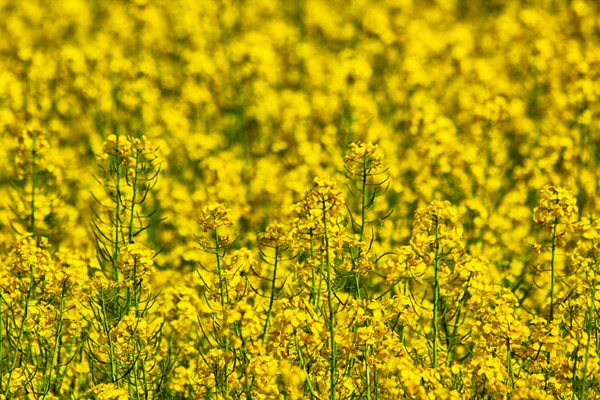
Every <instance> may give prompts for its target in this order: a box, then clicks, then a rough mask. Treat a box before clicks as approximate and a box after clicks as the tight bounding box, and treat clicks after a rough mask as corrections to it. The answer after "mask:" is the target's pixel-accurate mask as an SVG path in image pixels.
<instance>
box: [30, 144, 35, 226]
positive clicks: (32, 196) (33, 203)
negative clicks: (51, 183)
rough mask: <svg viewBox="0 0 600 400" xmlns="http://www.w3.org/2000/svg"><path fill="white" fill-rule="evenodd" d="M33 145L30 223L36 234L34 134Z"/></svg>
mask: <svg viewBox="0 0 600 400" xmlns="http://www.w3.org/2000/svg"><path fill="white" fill-rule="evenodd" d="M32 140H33V146H32V149H33V150H32V151H31V215H30V217H31V221H30V223H29V230H30V232H31V233H32V234H33V235H35V187H36V184H37V169H36V167H35V162H36V161H35V160H36V150H35V146H36V143H35V142H36V137H35V135H33V139H32Z"/></svg>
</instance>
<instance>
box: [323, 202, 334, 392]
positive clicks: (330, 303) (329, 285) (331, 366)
mask: <svg viewBox="0 0 600 400" xmlns="http://www.w3.org/2000/svg"><path fill="white" fill-rule="evenodd" d="M323 229H324V233H323V234H324V237H323V240H324V241H325V259H326V267H327V306H328V308H329V336H330V344H331V359H330V364H329V369H330V375H331V376H330V386H331V391H330V396H329V398H330V399H331V400H335V370H336V346H335V315H334V314H333V285H332V280H331V262H330V260H329V236H328V233H327V208H326V206H325V201H324V200H323Z"/></svg>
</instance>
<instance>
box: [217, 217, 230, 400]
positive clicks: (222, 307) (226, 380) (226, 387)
mask: <svg viewBox="0 0 600 400" xmlns="http://www.w3.org/2000/svg"><path fill="white" fill-rule="evenodd" d="M215 256H216V259H217V273H218V275H219V290H220V292H221V312H222V313H223V315H224V313H225V289H224V282H223V273H222V271H221V249H220V248H219V231H218V229H217V228H215ZM223 322H225V321H223ZM228 352H229V336H226V337H225V357H227V353H228ZM228 376H229V363H228V362H227V358H225V375H224V378H225V398H226V399H228V398H229V377H228Z"/></svg>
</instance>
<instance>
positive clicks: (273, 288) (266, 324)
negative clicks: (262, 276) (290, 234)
mask: <svg viewBox="0 0 600 400" xmlns="http://www.w3.org/2000/svg"><path fill="white" fill-rule="evenodd" d="M278 260H279V246H275V263H274V264H273V279H272V280H271V299H270V300H269V310H268V311H267V319H266V320H265V327H264V329H263V343H264V342H265V341H266V339H267V329H268V328H269V319H270V318H271V312H272V310H273V302H274V301H275V282H276V280H277V261H278Z"/></svg>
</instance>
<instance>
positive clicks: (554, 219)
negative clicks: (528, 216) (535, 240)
mask: <svg viewBox="0 0 600 400" xmlns="http://www.w3.org/2000/svg"><path fill="white" fill-rule="evenodd" d="M578 212H579V209H578V208H577V201H576V199H575V196H573V193H571V191H570V190H567V189H564V188H562V187H560V186H552V185H546V186H544V187H543V188H542V190H541V191H540V199H539V201H538V205H537V207H535V208H534V209H533V214H534V215H533V220H534V221H535V222H536V223H537V224H538V225H541V226H543V227H545V228H547V229H549V230H550V231H552V230H553V229H554V226H555V225H556V224H559V223H560V224H564V225H565V226H566V228H567V230H569V231H571V230H573V224H574V223H575V222H576V221H577V218H578V215H577V214H578Z"/></svg>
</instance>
